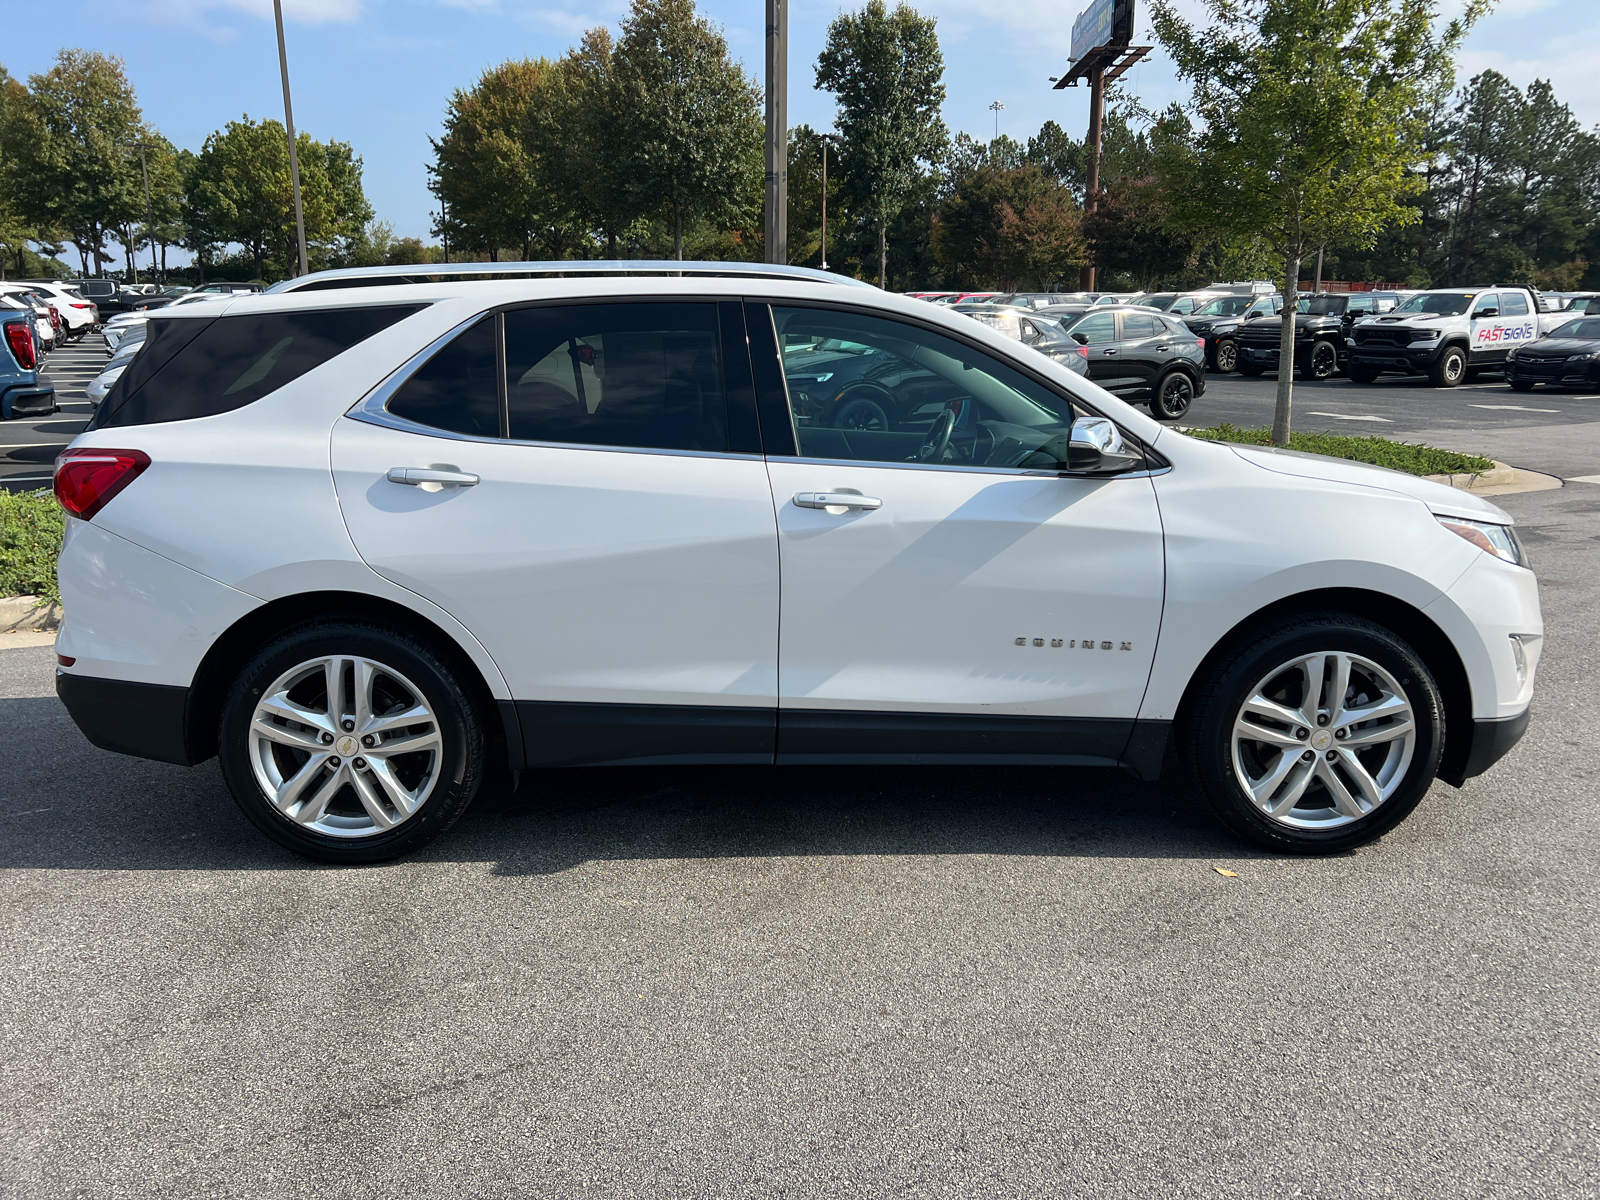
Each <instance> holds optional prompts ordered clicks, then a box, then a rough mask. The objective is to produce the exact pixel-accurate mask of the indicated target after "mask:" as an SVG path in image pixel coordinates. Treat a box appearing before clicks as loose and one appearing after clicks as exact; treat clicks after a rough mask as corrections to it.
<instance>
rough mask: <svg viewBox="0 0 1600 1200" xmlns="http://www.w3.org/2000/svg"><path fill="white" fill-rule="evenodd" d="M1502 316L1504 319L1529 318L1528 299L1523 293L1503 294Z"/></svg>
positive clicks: (1501, 299) (1501, 298)
mask: <svg viewBox="0 0 1600 1200" xmlns="http://www.w3.org/2000/svg"><path fill="white" fill-rule="evenodd" d="M1500 315H1501V316H1502V317H1525V316H1527V315H1528V301H1527V298H1526V297H1524V296H1523V294H1522V293H1521V292H1502V293H1501V295H1500Z"/></svg>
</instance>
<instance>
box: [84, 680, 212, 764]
mask: <svg viewBox="0 0 1600 1200" xmlns="http://www.w3.org/2000/svg"><path fill="white" fill-rule="evenodd" d="M56 695H57V696H59V697H61V703H63V704H65V705H66V706H67V712H68V713H69V714H71V716H72V719H73V721H74V722H76V723H77V726H78V728H79V729H80V730H82V731H83V736H84V737H86V738H88V739H89V740H90V741H91V742H92V743H94V744H95V745H96V746H99V747H100V749H102V750H114V751H116V752H117V753H118V754H131V755H133V756H134V757H135V758H152V759H155V760H156V761H157V762H167V763H177V764H178V765H179V766H182V767H188V766H193V765H194V759H193V758H192V757H191V756H190V754H189V746H188V738H187V737H186V736H185V730H186V727H187V714H188V708H189V689H188V688H186V687H172V686H170V685H167V684H161V683H131V682H129V681H128V680H125V679H97V678H95V677H93V676H90V675H69V674H67V673H66V672H65V671H57V672H56Z"/></svg>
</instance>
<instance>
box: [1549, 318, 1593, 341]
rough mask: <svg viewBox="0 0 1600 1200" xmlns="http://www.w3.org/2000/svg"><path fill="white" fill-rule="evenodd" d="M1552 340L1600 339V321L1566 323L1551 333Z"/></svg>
mask: <svg viewBox="0 0 1600 1200" xmlns="http://www.w3.org/2000/svg"><path fill="white" fill-rule="evenodd" d="M1550 336H1551V337H1553V338H1585V339H1589V338H1600V321H1593V320H1585V321H1568V322H1567V323H1566V324H1564V325H1558V326H1556V328H1555V329H1554V330H1552V331H1551V333H1550Z"/></svg>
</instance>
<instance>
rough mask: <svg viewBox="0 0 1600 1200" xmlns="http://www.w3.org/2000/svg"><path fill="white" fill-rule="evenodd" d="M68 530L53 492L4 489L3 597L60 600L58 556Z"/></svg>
mask: <svg viewBox="0 0 1600 1200" xmlns="http://www.w3.org/2000/svg"><path fill="white" fill-rule="evenodd" d="M65 529H66V519H65V515H64V514H63V513H62V511H61V506H60V505H59V504H57V503H56V498H55V496H53V495H52V494H51V493H49V492H45V491H40V492H7V491H0V596H43V597H44V598H45V599H47V600H55V601H60V599H61V591H60V589H59V588H58V587H57V586H56V557H57V555H59V554H60V553H61V535H62V533H63V532H64V531H65Z"/></svg>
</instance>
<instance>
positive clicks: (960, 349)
mask: <svg viewBox="0 0 1600 1200" xmlns="http://www.w3.org/2000/svg"><path fill="white" fill-rule="evenodd" d="M1100 315H1101V316H1103V317H1104V318H1105V319H1106V320H1107V321H1112V320H1114V317H1113V314H1111V313H1104V314H1100ZM773 318H774V320H775V321H776V324H777V330H778V344H779V346H780V347H782V353H783V369H784V379H785V383H786V385H787V389H788V394H789V406H790V410H791V412H792V413H793V416H794V425H795V434H796V438H797V440H798V443H799V448H800V454H801V456H802V457H807V458H835V459H854V460H861V461H868V462H891V463H918V462H921V463H926V464H928V465H945V466H950V465H967V466H988V467H1019V466H1020V467H1041V468H1046V469H1055V468H1059V467H1060V466H1062V465H1063V464H1064V463H1065V461H1066V456H1067V454H1066V444H1067V435H1068V433H1069V432H1070V430H1071V427H1072V417H1073V410H1072V406H1071V405H1070V404H1069V403H1068V402H1067V401H1066V400H1065V399H1064V398H1062V397H1061V396H1058V395H1056V394H1055V393H1054V392H1052V391H1050V390H1049V389H1048V388H1045V387H1043V386H1041V385H1040V384H1038V383H1035V382H1034V381H1033V380H1031V379H1029V378H1028V377H1027V376H1025V375H1023V374H1022V373H1021V372H1020V371H1017V370H1015V369H1014V368H1012V367H1010V366H1008V365H1006V364H1005V363H1003V362H1000V361H998V360H997V359H994V358H991V357H989V356H988V355H987V354H985V353H983V352H982V351H979V350H974V349H972V348H970V347H968V346H966V345H964V344H963V343H961V342H958V341H956V340H955V339H953V338H948V337H945V336H944V335H942V334H938V333H934V332H932V331H931V330H927V329H923V328H921V327H919V326H915V325H904V324H901V323H900V322H898V321H889V320H885V319H884V318H882V317H873V316H867V315H864V314H860V313H848V312H832V311H827V310H822V309H813V308H774V309H773ZM946 427H948V434H949V436H948V437H945V436H944V433H945V429H946ZM941 442H942V443H943V446H942V449H941V447H940V443H941Z"/></svg>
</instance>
